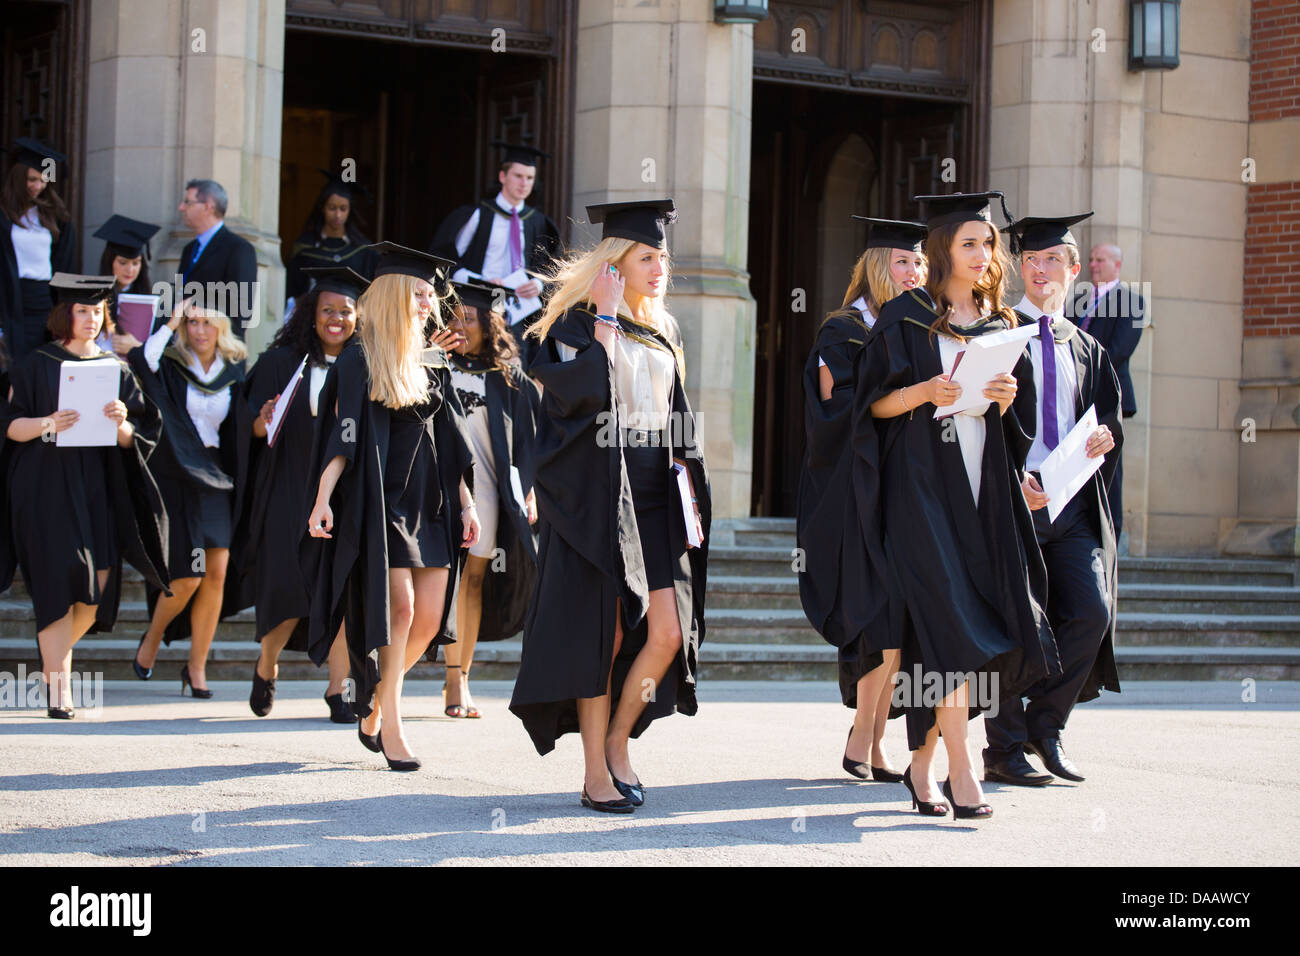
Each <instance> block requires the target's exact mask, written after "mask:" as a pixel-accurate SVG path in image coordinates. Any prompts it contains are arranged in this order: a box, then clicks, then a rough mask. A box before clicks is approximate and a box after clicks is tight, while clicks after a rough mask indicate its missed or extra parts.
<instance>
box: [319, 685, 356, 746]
mask: <svg viewBox="0 0 1300 956" xmlns="http://www.w3.org/2000/svg"><path fill="white" fill-rule="evenodd" d="M325 706H326V707H328V708H329V709H330V721H331V722H332V723H335V724H355V723H356V722H357V715H356V714H354V713H352V708H351V707H349V706H348V705H347V703H346V702H345V701H344V700H343V695H342V694H326V695H325ZM362 742H363V743H364V741H362Z"/></svg>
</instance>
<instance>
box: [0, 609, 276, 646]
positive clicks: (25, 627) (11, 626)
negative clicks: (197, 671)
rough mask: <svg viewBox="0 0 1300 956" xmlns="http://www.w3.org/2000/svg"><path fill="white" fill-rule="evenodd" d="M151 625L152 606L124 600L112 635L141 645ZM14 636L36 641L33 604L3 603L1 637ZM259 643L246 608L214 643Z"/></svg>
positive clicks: (254, 621)
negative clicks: (129, 637)
mask: <svg viewBox="0 0 1300 956" xmlns="http://www.w3.org/2000/svg"><path fill="white" fill-rule="evenodd" d="M148 625H149V607H148V605H147V604H145V602H144V599H143V598H141V599H140V600H138V601H123V602H121V603H120V604H119V605H118V608H117V626H116V627H114V628H113V631H112V634H111V636H114V637H123V636H131V635H134V636H133V637H132V641H133V642H135V643H138V642H139V640H140V635H141V634H142V633H144V630H145V628H146V627H148ZM100 636H104V635H94V634H92V635H88V638H94V637H100ZM10 637H15V638H24V637H25V638H27V639H28V640H32V641H34V640H35V637H36V619H35V618H34V617H33V614H32V605H31V602H30V601H27V600H22V601H15V600H12V599H5V600H0V638H10ZM256 640H257V615H256V614H255V613H254V611H253V609H252V608H246V609H245V610H243V611H240V612H239V613H238V614H235V615H232V616H231V617H230V618H228V619H226V620H224V621H222V622H221V623H220V624H219V625H218V626H217V633H216V637H215V638H214V643H225V642H228V641H256ZM78 647H80V644H78Z"/></svg>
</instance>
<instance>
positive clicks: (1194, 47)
mask: <svg viewBox="0 0 1300 956" xmlns="http://www.w3.org/2000/svg"><path fill="white" fill-rule="evenodd" d="M1178 32H1179V37H1178V46H1179V50H1180V58H1181V59H1182V63H1183V64H1184V65H1185V64H1186V63H1187V56H1188V54H1192V55H1196V54H1203V55H1206V56H1221V57H1230V58H1233V59H1238V60H1247V59H1249V58H1250V0H1214V2H1213V3H1184V4H1183V5H1182V17H1181V19H1180V22H1179V29H1178ZM1181 69H1182V67H1181V66H1180V67H1179V70H1181ZM1179 70H1175V71H1173V72H1175V73H1176V72H1179Z"/></svg>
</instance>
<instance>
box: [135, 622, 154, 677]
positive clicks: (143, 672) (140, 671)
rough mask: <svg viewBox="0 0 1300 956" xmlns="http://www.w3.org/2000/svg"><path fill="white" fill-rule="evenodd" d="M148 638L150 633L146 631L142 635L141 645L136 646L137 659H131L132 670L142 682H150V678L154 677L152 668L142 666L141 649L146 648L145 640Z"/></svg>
mask: <svg viewBox="0 0 1300 956" xmlns="http://www.w3.org/2000/svg"><path fill="white" fill-rule="evenodd" d="M148 636H149V632H148V631H145V632H144V633H143V634H141V635H140V643H139V644H137V645H136V646H135V657H133V658H131V670H133V671H135V676H136V677H138V678H140V679H141V680H148V679H149V678H150V677H153V668H152V667H141V666H140V648H142V647H144V639H145V638H146V637H148Z"/></svg>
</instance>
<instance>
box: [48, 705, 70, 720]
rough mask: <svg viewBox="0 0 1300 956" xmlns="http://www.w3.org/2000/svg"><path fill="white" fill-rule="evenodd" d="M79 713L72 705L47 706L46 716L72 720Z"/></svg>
mask: <svg viewBox="0 0 1300 956" xmlns="http://www.w3.org/2000/svg"><path fill="white" fill-rule="evenodd" d="M76 715H77V712H76V711H75V710H73V709H72V708H71V707H47V708H45V716H46V717H53V718H54V719H55V720H71V719H72V718H73V717H75V716H76Z"/></svg>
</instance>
